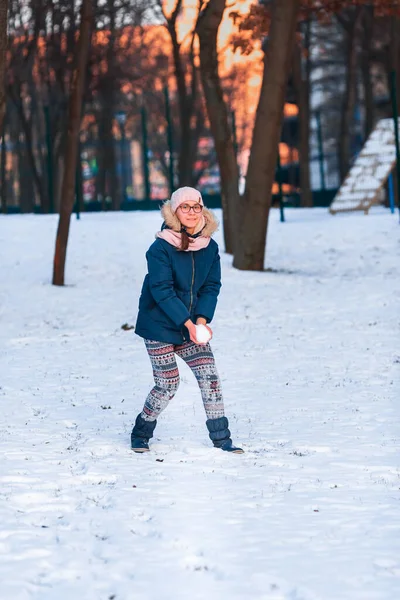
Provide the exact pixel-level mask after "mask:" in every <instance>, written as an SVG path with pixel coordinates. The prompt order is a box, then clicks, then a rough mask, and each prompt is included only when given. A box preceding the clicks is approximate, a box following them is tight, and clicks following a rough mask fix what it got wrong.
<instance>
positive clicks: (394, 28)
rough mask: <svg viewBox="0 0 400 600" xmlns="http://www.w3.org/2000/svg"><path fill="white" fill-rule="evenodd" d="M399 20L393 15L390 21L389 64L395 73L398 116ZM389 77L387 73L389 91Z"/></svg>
mask: <svg viewBox="0 0 400 600" xmlns="http://www.w3.org/2000/svg"><path fill="white" fill-rule="evenodd" d="M399 38H400V20H399V18H398V17H396V16H395V15H393V16H392V19H391V28H390V50H389V53H390V56H389V64H390V71H394V72H395V73H396V96H397V112H398V113H399V114H400V72H399V49H400V39H399ZM390 76H391V73H390V72H389V73H388V86H389V89H390V85H391V84H390Z"/></svg>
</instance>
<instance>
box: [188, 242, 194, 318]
mask: <svg viewBox="0 0 400 600" xmlns="http://www.w3.org/2000/svg"><path fill="white" fill-rule="evenodd" d="M193 283H194V253H193V251H192V283H191V285H190V306H189V314H191V312H192V304H193Z"/></svg>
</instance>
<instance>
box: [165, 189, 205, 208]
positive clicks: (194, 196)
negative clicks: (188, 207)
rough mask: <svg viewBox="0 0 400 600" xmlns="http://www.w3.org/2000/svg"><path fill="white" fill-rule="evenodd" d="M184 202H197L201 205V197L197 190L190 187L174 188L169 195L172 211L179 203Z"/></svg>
mask: <svg viewBox="0 0 400 600" xmlns="http://www.w3.org/2000/svg"><path fill="white" fill-rule="evenodd" d="M184 202H199V203H200V204H201V205H202V206H204V204H203V198H202V197H201V194H200V192H199V191H198V190H195V189H194V188H192V187H188V186H186V187H181V188H178V189H177V190H175V192H174V193H173V194H172V196H171V208H172V211H173V212H175V211H176V209H177V208H178V206H179V205H180V204H184Z"/></svg>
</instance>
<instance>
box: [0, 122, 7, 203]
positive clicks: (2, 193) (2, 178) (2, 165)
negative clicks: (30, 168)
mask: <svg viewBox="0 0 400 600" xmlns="http://www.w3.org/2000/svg"><path fill="white" fill-rule="evenodd" d="M6 125H7V117H6V115H4V118H3V124H2V132H1V160H0V198H1V200H0V204H1V212H2V213H3V214H6V213H7V190H6V188H7V176H6Z"/></svg>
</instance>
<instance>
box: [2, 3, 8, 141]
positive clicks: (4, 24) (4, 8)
mask: <svg viewBox="0 0 400 600" xmlns="http://www.w3.org/2000/svg"><path fill="white" fill-rule="evenodd" d="M7 14H8V0H1V3H0V131H2V130H3V119H4V115H5V112H6V86H5V73H6V62H7Z"/></svg>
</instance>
